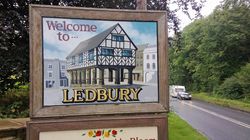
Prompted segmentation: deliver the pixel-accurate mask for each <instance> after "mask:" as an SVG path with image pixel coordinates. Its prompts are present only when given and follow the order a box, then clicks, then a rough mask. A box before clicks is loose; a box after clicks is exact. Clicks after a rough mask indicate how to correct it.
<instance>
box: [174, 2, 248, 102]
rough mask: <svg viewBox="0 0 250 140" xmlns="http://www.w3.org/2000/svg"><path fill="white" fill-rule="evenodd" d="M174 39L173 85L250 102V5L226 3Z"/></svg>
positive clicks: (186, 28) (245, 3) (189, 26)
mask: <svg viewBox="0 0 250 140" xmlns="http://www.w3.org/2000/svg"><path fill="white" fill-rule="evenodd" d="M179 35H180V37H179V39H177V38H176V37H174V38H172V41H171V43H170V44H171V45H170V46H171V47H170V48H169V53H170V83H171V84H180V85H185V86H187V87H188V89H189V90H191V91H204V92H209V93H215V94H218V95H221V96H224V97H227V98H232V99H241V98H248V99H250V2H249V1H247V0H225V1H223V3H222V4H221V5H220V6H218V7H217V8H216V9H215V11H214V12H213V13H212V14H211V15H209V16H208V17H206V18H202V19H199V20H196V21H194V22H193V23H191V24H190V25H188V26H187V27H185V28H184V30H183V31H182V32H181V33H180V34H179Z"/></svg>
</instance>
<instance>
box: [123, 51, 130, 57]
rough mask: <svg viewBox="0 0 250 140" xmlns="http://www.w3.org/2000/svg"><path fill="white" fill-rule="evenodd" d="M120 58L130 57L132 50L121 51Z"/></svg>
mask: <svg viewBox="0 0 250 140" xmlns="http://www.w3.org/2000/svg"><path fill="white" fill-rule="evenodd" d="M122 56H125V57H131V56H132V50H122Z"/></svg>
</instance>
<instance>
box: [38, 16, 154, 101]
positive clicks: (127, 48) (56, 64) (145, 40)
mask: <svg viewBox="0 0 250 140" xmlns="http://www.w3.org/2000/svg"><path fill="white" fill-rule="evenodd" d="M42 22H43V24H42V28H43V31H42V33H43V34H42V35H43V40H42V43H43V71H44V73H43V79H44V83H43V85H44V93H43V96H44V103H43V104H44V106H51V105H72V104H76V103H77V104H83V105H84V104H106V103H110V104H121V103H129V102H133V103H141V102H158V47H157V22H155V21H140V22H136V21H119V20H117V21H107V20H93V19H92V20H86V19H73V18H54V17H53V18H52V17H43V18H42Z"/></svg>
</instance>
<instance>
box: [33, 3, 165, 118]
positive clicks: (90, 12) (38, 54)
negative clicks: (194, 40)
mask: <svg viewBox="0 0 250 140" xmlns="http://www.w3.org/2000/svg"><path fill="white" fill-rule="evenodd" d="M46 16H50V17H58V18H72V17H74V18H78V19H98V20H123V21H124V20H126V21H155V22H157V25H158V26H157V27H158V29H157V31H158V32H157V36H158V40H157V44H158V55H159V56H158V58H159V60H158V75H160V76H158V77H159V79H158V92H159V94H158V102H157V103H138V104H133V103H130V104H118V105H117V104H116V105H110V104H108V105H106V104H101V105H86V106H82V105H72V106H43V97H42V96H43V47H42V17H46ZM167 46H168V41H167V15H166V12H163V11H140V10H138V11H137V10H136V11H135V10H110V9H91V8H76V7H60V6H41V5H31V6H30V81H31V86H30V117H31V118H45V117H61V116H87V115H102V114H137V113H166V112H168V108H169V107H168V106H169V105H168V104H169V102H168V98H169V96H168V86H167V85H168V60H167V58H168V57H167V55H168V53H167V50H168V49H167V48H168V47H167Z"/></svg>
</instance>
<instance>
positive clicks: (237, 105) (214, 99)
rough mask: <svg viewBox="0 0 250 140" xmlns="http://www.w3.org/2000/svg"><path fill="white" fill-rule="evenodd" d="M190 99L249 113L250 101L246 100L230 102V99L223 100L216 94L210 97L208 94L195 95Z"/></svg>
mask: <svg viewBox="0 0 250 140" xmlns="http://www.w3.org/2000/svg"><path fill="white" fill-rule="evenodd" d="M192 97H193V98H194V99H198V100H202V101H205V102H208V103H212V104H217V105H221V106H225V107H229V108H233V109H237V110H241V111H246V112H250V101H249V100H246V99H241V100H231V99H225V98H224V97H222V96H219V95H217V94H214V95H211V94H208V93H196V94H193V95H192Z"/></svg>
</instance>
